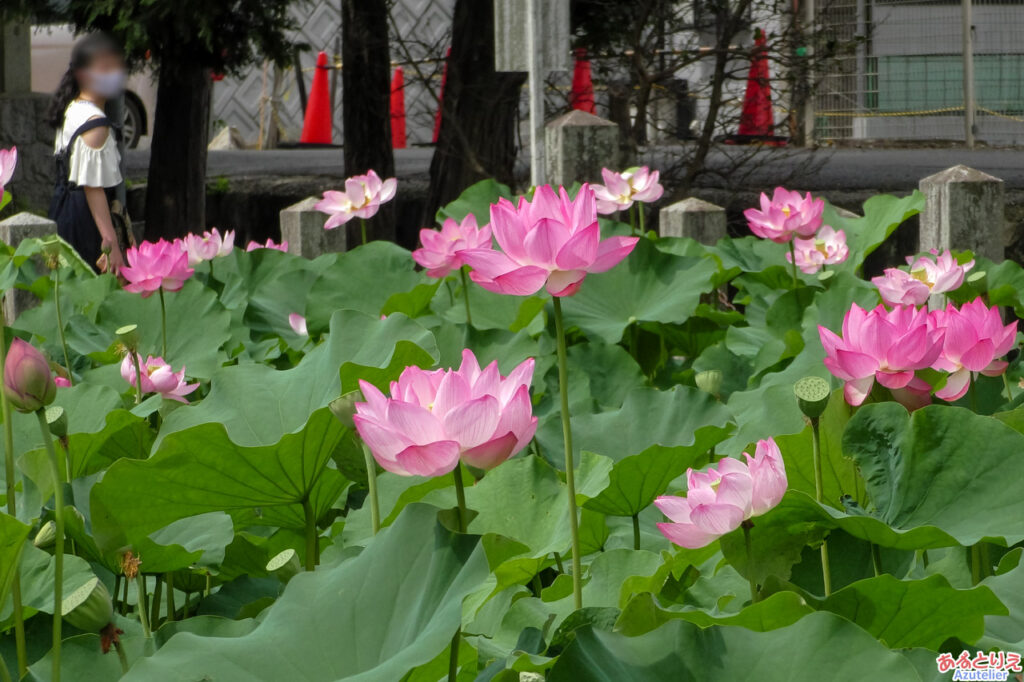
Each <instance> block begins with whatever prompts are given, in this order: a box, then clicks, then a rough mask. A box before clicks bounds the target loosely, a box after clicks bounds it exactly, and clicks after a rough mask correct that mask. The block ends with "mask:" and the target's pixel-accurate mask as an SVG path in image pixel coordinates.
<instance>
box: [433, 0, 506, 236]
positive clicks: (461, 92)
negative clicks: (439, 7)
mask: <svg viewBox="0 0 1024 682" xmlns="http://www.w3.org/2000/svg"><path fill="white" fill-rule="evenodd" d="M525 82H526V74H525V73H499V72H496V71H495V70H494V3H493V2H490V0H486V1H481V0H457V1H456V3H455V15H454V18H453V19H452V51H451V55H450V56H449V58H448V82H447V87H446V89H445V92H444V100H443V102H442V111H441V131H440V133H439V135H438V138H437V146H436V147H435V148H434V157H433V159H431V162H430V191H429V194H428V196H427V204H426V206H425V208H424V219H423V222H424V223H425V224H430V223H431V222H433V219H434V214H435V213H436V212H437V209H438V207H440V206H442V205H443V204H446V203H448V202H449V201H451V200H453V199H455V198H456V197H457V196H459V194H461V193H462V190H464V189H466V187H468V186H469V185H472V184H473V183H475V182H478V181H480V180H483V179H484V178H489V177H493V178H495V179H497V180H498V181H499V182H503V183H505V184H508V185H513V184H515V176H514V171H515V161H516V123H517V121H518V114H519V91H520V88H521V87H522V85H523V83H525Z"/></svg>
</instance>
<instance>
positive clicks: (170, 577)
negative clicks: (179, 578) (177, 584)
mask: <svg viewBox="0 0 1024 682" xmlns="http://www.w3.org/2000/svg"><path fill="white" fill-rule="evenodd" d="M164 582H166V583H167V620H168V621H172V620H174V611H175V609H174V574H173V573H168V574H167V576H166V577H165V578H164Z"/></svg>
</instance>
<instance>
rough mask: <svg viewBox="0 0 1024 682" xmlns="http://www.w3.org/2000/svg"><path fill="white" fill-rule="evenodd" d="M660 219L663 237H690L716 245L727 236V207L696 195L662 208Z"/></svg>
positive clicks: (706, 243)
mask: <svg viewBox="0 0 1024 682" xmlns="http://www.w3.org/2000/svg"><path fill="white" fill-rule="evenodd" d="M658 221H659V224H660V225H661V236H662V237H689V238H690V239H694V240H696V241H698V242H700V243H701V244H704V245H705V246H714V245H715V244H717V243H718V240H719V239H722V238H724V237H725V236H726V229H725V228H726V219H725V209H724V208H722V207H721V206H715V205H714V204H712V203H709V202H707V201H704V200H702V199H698V198H696V197H690V198H689V199H683V200H682V201H677V202H676V203H674V204H672V205H670V206H666V207H665V208H663V209H661V212H660V213H659V214H658Z"/></svg>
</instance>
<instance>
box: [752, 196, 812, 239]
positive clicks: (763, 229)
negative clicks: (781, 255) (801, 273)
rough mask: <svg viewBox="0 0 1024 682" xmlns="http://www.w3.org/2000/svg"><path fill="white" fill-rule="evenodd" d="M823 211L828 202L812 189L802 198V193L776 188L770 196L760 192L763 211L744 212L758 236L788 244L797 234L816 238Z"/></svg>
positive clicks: (805, 237)
mask: <svg viewBox="0 0 1024 682" xmlns="http://www.w3.org/2000/svg"><path fill="white" fill-rule="evenodd" d="M824 210H825V201H824V200H823V199H814V198H813V197H811V193H810V192H808V193H807V196H804V197H801V196H800V193H799V192H791V191H789V190H788V189H785V188H783V187H776V188H775V193H774V194H773V195H772V198H771V199H769V198H768V195H767V194H764V193H763V192H762V193H761V210H758V209H756V208H748V209H747V210H746V211H744V212H743V215H744V217H746V219H747V223H748V224H749V225H750V231H751V232H753V233H754V234H756V235H757V236H758V237H761V238H763V239H770V240H772V241H773V242H776V243H778V244H785V243H786V242H788V241H789V240H790V239H793V238H794V237H803V238H804V239H807V238H809V237H813V236H814V233H815V232H817V231H818V228H819V227H821V214H822V212H823V211H824Z"/></svg>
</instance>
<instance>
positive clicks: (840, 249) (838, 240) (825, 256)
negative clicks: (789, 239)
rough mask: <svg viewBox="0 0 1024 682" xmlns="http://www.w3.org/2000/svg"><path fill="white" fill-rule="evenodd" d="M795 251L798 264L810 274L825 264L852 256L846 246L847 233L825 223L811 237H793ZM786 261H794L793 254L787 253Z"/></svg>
mask: <svg viewBox="0 0 1024 682" xmlns="http://www.w3.org/2000/svg"><path fill="white" fill-rule="evenodd" d="M793 251H794V252H795V253H796V266H797V267H798V268H800V269H801V270H802V271H803V272H805V273H807V274H808V275H813V274H814V273H816V272H817V271H818V270H821V268H822V266H824V265H837V264H839V263H843V262H845V261H846V259H847V258H849V257H850V249H849V248H848V247H847V246H846V233H845V232H843V231H842V230H833V229H832V227H831V226H829V225H825V226H824V227H822V228H821V229H820V230H818V234H816V235H815V236H814V237H812V238H811V239H800V238H795V239H793ZM786 261H788V262H790V263H792V262H793V254H792V253H787V254H786Z"/></svg>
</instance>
